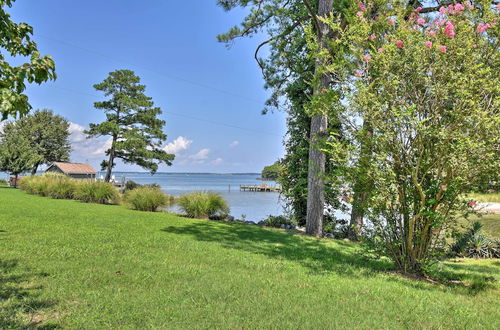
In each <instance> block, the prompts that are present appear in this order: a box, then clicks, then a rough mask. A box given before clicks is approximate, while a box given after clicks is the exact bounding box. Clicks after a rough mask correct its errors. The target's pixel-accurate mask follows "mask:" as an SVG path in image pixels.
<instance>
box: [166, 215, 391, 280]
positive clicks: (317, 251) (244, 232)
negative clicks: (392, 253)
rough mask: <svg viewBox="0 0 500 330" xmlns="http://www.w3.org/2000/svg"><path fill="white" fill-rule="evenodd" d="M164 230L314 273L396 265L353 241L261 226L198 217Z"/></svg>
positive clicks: (362, 272)
mask: <svg viewBox="0 0 500 330" xmlns="http://www.w3.org/2000/svg"><path fill="white" fill-rule="evenodd" d="M162 231H164V232H167V233H172V234H177V235H188V236H191V237H193V238H195V239H196V240H198V241H205V242H215V243H218V244H220V245H221V246H222V247H224V248H229V249H237V250H243V251H247V252H250V253H254V254H260V255H265V256H267V257H270V258H273V259H278V260H288V261H292V262H296V263H298V264H300V265H302V266H304V267H307V268H308V269H309V270H310V272H311V273H313V274H326V273H330V272H335V273H337V274H342V275H348V276H350V277H357V276H369V275H370V274H373V273H375V272H380V271H386V270H389V269H391V268H392V263H391V262H389V261H385V260H373V259H370V258H367V257H365V256H364V255H363V254H362V250H361V249H360V248H359V247H357V246H355V245H354V244H353V243H348V242H343V241H335V245H334V244H333V241H326V240H318V239H313V238H310V237H303V236H299V235H294V234H292V233H286V232H282V231H277V230H271V229H264V228H260V227H258V226H249V225H241V224H235V223H224V222H212V221H198V222H195V223H189V224H188V225H186V226H182V227H180V226H171V227H167V228H164V229H162Z"/></svg>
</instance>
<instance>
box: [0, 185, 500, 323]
mask: <svg viewBox="0 0 500 330" xmlns="http://www.w3.org/2000/svg"><path fill="white" fill-rule="evenodd" d="M435 268H436V270H438V269H439V270H440V271H441V272H440V273H439V274H441V275H440V276H445V275H446V276H447V277H448V278H451V279H458V280H461V281H455V282H450V284H449V285H444V284H432V283H429V282H426V281H421V280H416V279H408V278H404V277H402V276H400V275H398V274H396V273H395V272H393V271H392V270H391V269H392V265H391V263H390V262H388V261H387V260H383V259H381V260H371V259H368V258H366V257H364V255H363V253H362V250H361V249H360V248H359V246H357V245H356V244H354V243H349V242H344V241H334V240H327V239H324V240H318V239H314V238H310V237H303V236H298V235H291V234H289V233H286V232H284V231H280V230H272V229H264V228H260V227H257V226H245V225H241V224H237V223H222V222H214V221H206V220H193V219H187V218H181V217H177V216H174V215H170V214H166V213H147V212H139V211H133V210H129V209H127V208H125V207H122V206H105V205H93V204H84V203H80V202H77V201H67V200H52V199H48V198H43V197H37V196H31V195H27V194H24V193H22V192H20V191H18V190H14V189H10V188H0V328H25V327H37V326H40V327H45V328H57V327H62V328H70V329H80V328H85V329H94V328H101V329H106V328H129V329H139V328H140V329H144V328H231V329H234V328H237V329H241V328H267V329H269V328H280V329H289V328H294V329H295V328H303V329H311V328H322V329H327V328H355V329H401V328H408V329H410V328H411V329H413V328H432V329H451V328H458V329H495V328H498V326H499V324H500V316H499V310H500V303H499V293H500V290H499V285H498V280H499V279H500V278H499V274H500V272H499V270H500V262H499V261H497V260H487V261H476V260H457V262H453V261H450V262H448V263H445V264H439V265H436V267H435ZM436 274H438V273H436ZM453 283H459V284H453ZM464 283H465V285H464Z"/></svg>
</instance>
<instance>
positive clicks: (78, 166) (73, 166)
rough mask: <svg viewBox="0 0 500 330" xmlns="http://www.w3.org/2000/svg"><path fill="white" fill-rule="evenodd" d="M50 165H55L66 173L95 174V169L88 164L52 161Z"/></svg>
mask: <svg viewBox="0 0 500 330" xmlns="http://www.w3.org/2000/svg"><path fill="white" fill-rule="evenodd" d="M52 166H57V167H58V168H59V169H60V170H61V171H62V172H64V173H66V174H97V171H96V170H95V169H94V168H93V167H92V166H91V165H89V164H82V163H62V162H54V163H53V164H52V165H51V166H50V167H52ZM50 167H49V168H50Z"/></svg>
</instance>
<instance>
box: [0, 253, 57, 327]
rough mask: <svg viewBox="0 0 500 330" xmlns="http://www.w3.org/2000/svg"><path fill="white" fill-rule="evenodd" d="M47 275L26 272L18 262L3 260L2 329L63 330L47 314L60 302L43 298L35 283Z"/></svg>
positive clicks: (0, 283) (0, 262)
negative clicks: (47, 317)
mask: <svg viewBox="0 0 500 330" xmlns="http://www.w3.org/2000/svg"><path fill="white" fill-rule="evenodd" d="M41 276H48V274H44V273H33V272H28V271H22V270H21V269H20V267H19V265H18V262H17V261H16V260H1V259H0V328H1V329H28V328H29V329H31V328H37V329H59V328H60V326H59V325H57V324H56V323H54V322H53V321H51V320H47V319H46V316H47V315H48V314H47V311H48V310H49V309H50V308H51V307H53V306H54V305H55V304H56V302H55V301H53V300H48V299H44V298H41V297H40V296H41V289H42V287H41V286H37V285H35V284H33V282H34V281H36V278H37V277H41Z"/></svg>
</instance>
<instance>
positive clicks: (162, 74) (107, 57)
mask: <svg viewBox="0 0 500 330" xmlns="http://www.w3.org/2000/svg"><path fill="white" fill-rule="evenodd" d="M37 37H40V38H42V39H46V40H50V41H54V42H57V43H60V44H63V45H66V46H69V47H74V48H76V49H79V50H83V51H85V52H88V53H91V54H94V55H97V56H100V57H103V58H106V59H108V60H112V61H116V62H122V63H125V64H127V65H131V66H134V67H136V68H139V69H142V70H146V71H150V72H152V73H155V74H157V75H159V76H162V77H165V78H168V79H171V80H177V81H182V82H184V83H187V84H191V85H194V86H198V87H202V88H205V89H209V90H212V91H215V92H218V93H222V94H226V95H230V96H233V97H237V98H241V99H245V100H247V101H251V102H256V103H259V104H262V103H263V102H262V101H259V100H257V99H254V98H251V97H248V96H245V95H241V94H238V93H234V92H231V91H227V90H224V89H221V88H217V87H214V86H210V85H207V84H203V83H200V82H197V81H193V80H189V79H186V78H182V77H179V76H174V75H171V74H167V73H164V72H159V71H158V70H155V69H151V68H148V67H144V66H140V65H137V64H134V63H131V62H128V61H126V60H122V59H118V58H115V57H112V56H109V55H106V54H103V53H100V52H97V51H95V50H92V49H88V48H84V47H81V46H78V45H75V44H72V43H69V42H67V41H63V40H58V39H54V38H51V37H47V36H44V35H40V34H37Z"/></svg>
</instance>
